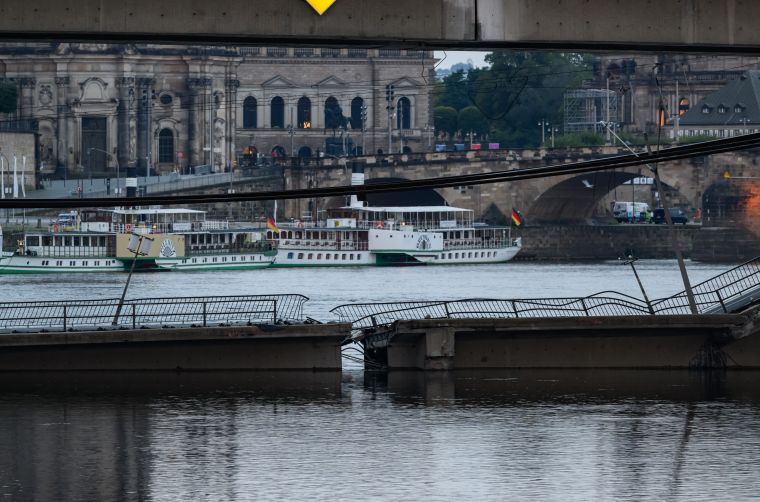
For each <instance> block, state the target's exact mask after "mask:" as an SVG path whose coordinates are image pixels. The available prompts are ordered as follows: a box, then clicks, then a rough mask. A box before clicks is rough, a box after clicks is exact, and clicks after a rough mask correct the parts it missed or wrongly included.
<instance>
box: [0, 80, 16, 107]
mask: <svg viewBox="0 0 760 502" xmlns="http://www.w3.org/2000/svg"><path fill="white" fill-rule="evenodd" d="M17 103H18V87H17V86H16V82H14V81H13V80H7V79H0V113H11V112H15V111H16V105H17Z"/></svg>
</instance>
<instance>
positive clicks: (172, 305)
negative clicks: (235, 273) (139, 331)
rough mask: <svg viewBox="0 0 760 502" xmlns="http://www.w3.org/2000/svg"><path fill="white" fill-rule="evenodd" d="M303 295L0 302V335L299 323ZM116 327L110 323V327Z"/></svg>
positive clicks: (304, 297)
mask: <svg viewBox="0 0 760 502" xmlns="http://www.w3.org/2000/svg"><path fill="white" fill-rule="evenodd" d="M307 300H308V298H307V297H306V296H303V295H257V296H212V297H194V298H141V299H133V300H125V301H124V304H123V306H122V308H121V310H120V311H119V315H118V317H117V310H118V305H119V300H118V299H115V298H110V299H104V300H74V301H52V302H46V301H42V302H7V303H0V331H5V332H8V331H29V332H31V331H42V330H49V331H72V330H87V329H106V328H108V329H117V328H131V329H136V328H141V327H148V328H149V327H161V326H171V327H181V326H198V327H207V326H217V325H220V324H246V323H253V324H264V323H266V324H274V323H278V322H284V321H287V322H300V321H302V320H303V319H304V315H303V305H304V303H305V302H306V301H307ZM114 323H115V324H114Z"/></svg>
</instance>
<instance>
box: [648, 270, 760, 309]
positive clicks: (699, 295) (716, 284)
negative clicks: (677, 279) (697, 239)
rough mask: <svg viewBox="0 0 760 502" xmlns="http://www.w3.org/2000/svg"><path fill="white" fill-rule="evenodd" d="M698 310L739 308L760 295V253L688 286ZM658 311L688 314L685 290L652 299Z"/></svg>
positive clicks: (752, 301) (654, 307) (759, 297)
mask: <svg viewBox="0 0 760 502" xmlns="http://www.w3.org/2000/svg"><path fill="white" fill-rule="evenodd" d="M691 290H692V292H693V293H694V300H695V303H696V304H697V311H698V312H699V313H700V314H726V313H731V312H738V311H739V310H741V309H743V308H745V307H747V306H749V305H751V304H752V303H754V302H755V301H756V300H758V299H760V257H757V258H753V259H752V260H749V261H747V262H745V263H742V264H741V265H738V266H736V267H734V268H732V269H730V270H727V271H726V272H723V273H722V274H718V275H716V276H715V277H712V278H710V279H707V280H706V281H704V282H701V283H699V284H697V285H695V286H692V288H691ZM652 308H653V309H654V311H655V313H657V314H690V313H691V309H690V308H689V299H688V297H687V296H686V293H685V292H684V291H682V292H680V293H678V294H675V295H673V296H670V297H668V298H663V299H660V300H655V301H653V302H652Z"/></svg>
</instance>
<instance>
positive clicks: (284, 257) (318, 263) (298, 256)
mask: <svg viewBox="0 0 760 502" xmlns="http://www.w3.org/2000/svg"><path fill="white" fill-rule="evenodd" d="M519 251H520V247H518V246H513V247H508V248H500V249H493V248H488V249H486V248H482V249H481V248H476V249H461V250H446V251H435V252H427V253H420V252H374V251H346V252H343V251H341V252H329V253H325V252H318V251H316V250H314V249H309V248H303V249H298V248H289V249H279V250H278V252H277V259H276V261H275V263H274V264H273V265H272V266H273V267H362V266H387V267H394V266H414V265H473V264H480V263H503V262H507V261H509V260H511V259H512V258H514V257H515V255H516V254H517V253H518V252H519Z"/></svg>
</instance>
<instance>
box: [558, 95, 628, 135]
mask: <svg viewBox="0 0 760 502" xmlns="http://www.w3.org/2000/svg"><path fill="white" fill-rule="evenodd" d="M564 101H565V133H566V134H572V133H578V132H596V133H599V134H602V133H604V132H605V128H604V126H603V125H602V124H601V122H607V121H609V122H612V123H618V122H619V121H620V118H619V117H620V116H619V115H618V96H617V93H616V92H615V91H608V90H606V89H576V90H574V91H567V92H566V93H565V100H564ZM608 107H609V114H608Z"/></svg>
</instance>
